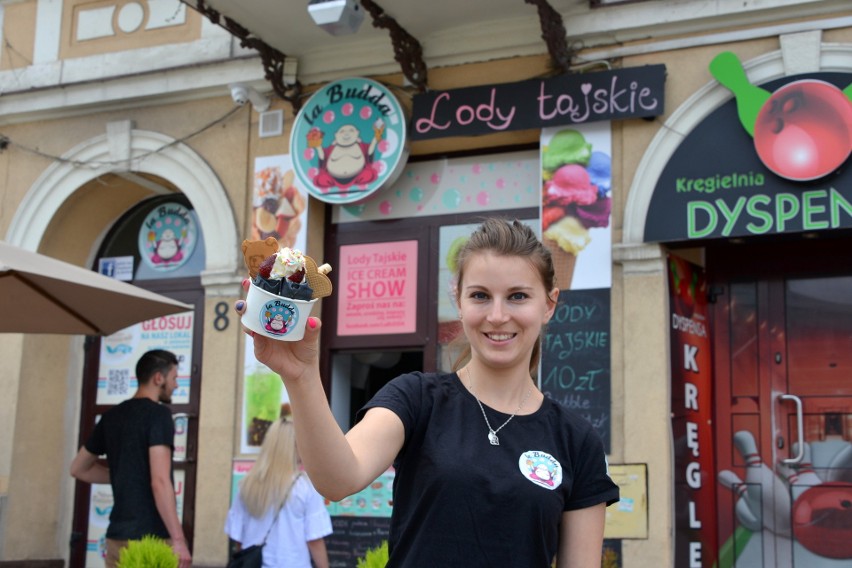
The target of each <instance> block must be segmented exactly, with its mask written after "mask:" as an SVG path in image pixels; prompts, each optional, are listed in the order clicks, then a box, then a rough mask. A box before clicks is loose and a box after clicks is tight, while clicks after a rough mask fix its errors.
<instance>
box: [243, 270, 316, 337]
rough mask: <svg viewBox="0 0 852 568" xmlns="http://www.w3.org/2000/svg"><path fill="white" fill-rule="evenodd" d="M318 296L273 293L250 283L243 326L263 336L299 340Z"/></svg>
mask: <svg viewBox="0 0 852 568" xmlns="http://www.w3.org/2000/svg"><path fill="white" fill-rule="evenodd" d="M316 301H317V299H316V298H314V299H313V300H310V301H306V300H295V299H293V298H285V297H283V296H276V295H275V294H272V293H270V292H267V291H266V290H263V289H261V288H258V287H257V286H255V285H254V283H252V285H251V286H250V287H249V291H248V296H246V311H245V312H244V313H243V317H242V319H241V321H242V323H243V325H244V326H246V327H247V328H249V329H250V330H252V331H254V332H255V333H257V334H259V335H262V336H264V337H271V338H272V339H278V340H279V341H299V340H300V339H302V337H304V336H305V324H307V323H308V316H310V315H311V310H312V309H313V307H314V304H315V303H316Z"/></svg>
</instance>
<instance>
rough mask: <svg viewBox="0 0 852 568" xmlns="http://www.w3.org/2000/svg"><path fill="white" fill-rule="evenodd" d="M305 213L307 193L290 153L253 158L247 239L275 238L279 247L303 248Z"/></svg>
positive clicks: (306, 212) (305, 226)
mask: <svg viewBox="0 0 852 568" xmlns="http://www.w3.org/2000/svg"><path fill="white" fill-rule="evenodd" d="M307 215H308V198H307V192H306V191H305V189H304V188H303V187H302V186H301V185H300V184H299V183H298V182H297V180H296V173H295V171H294V170H293V162H292V160H291V159H290V156H289V155H287V154H282V155H279V156H263V157H260V158H257V159H255V161H254V187H253V188H252V231H251V233H252V236H251V238H252V239H255V240H263V239H266V238H267V237H275V239H277V240H278V244H279V246H281V247H289V248H299V249H300V250H304V248H303V245H304V241H305V231H306V230H307V223H306V222H305V219H306V218H307ZM297 242H300V243H302V245H300V246H297ZM300 247H302V248H300Z"/></svg>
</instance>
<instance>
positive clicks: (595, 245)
mask: <svg viewBox="0 0 852 568" xmlns="http://www.w3.org/2000/svg"><path fill="white" fill-rule="evenodd" d="M611 156H612V138H611V134H610V123H609V122H598V123H593V124H584V125H572V126H570V127H560V128H547V129H544V130H542V133H541V187H542V196H541V200H542V201H541V203H542V211H541V228H542V239H543V241H544V244H545V246H547V247H548V248H549V249H550V252H551V254H552V255H553V262H554V266H555V268H556V285H557V286H558V287H559V289H560V290H589V289H598V288H609V287H610V286H611V285H612V228H611V222H610V221H611V216H612V173H611V172H612V158H611Z"/></svg>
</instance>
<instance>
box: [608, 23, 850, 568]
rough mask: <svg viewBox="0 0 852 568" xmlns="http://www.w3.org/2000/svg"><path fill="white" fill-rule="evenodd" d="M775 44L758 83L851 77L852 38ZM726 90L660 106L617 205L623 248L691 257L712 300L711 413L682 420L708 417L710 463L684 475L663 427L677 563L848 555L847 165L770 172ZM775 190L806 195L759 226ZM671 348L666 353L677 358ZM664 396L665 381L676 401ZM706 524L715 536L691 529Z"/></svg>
mask: <svg viewBox="0 0 852 568" xmlns="http://www.w3.org/2000/svg"><path fill="white" fill-rule="evenodd" d="M781 45H782V49H781V50H780V51H778V52H773V53H769V54H766V55H763V56H761V57H759V58H756V59H754V60H752V61H750V62H748V63H746V64H745V65H744V67H745V68H746V70H747V74H748V80H749V82H750V83H751V84H752V85H755V86H759V87H760V88H761V89H763V90H765V91H766V92H767V93H774V92H776V90H777V89H780V86H782V85H786V84H788V83H791V82H793V81H795V80H797V79H799V80H802V79H806V80H820V79H822V80H823V81H826V82H829V83H830V80H831V79H834V80H835V81H836V82H839V83H841V85H843V87H845V86H846V85H848V83H849V73H850V72H852V66H850V65H849V59H848V54H849V53H850V52H852V46H850V45H836V44H821V43H819V41H814V37H813V34H807V35H806V34H801V35H798V36H793V37H786V38H781ZM803 52H807V53H808V56H809V57H808V58H807V60H808V62H810V63H808V64H807V65H804V66H803V64H802V59H801V58H800V57H797V56H800V55H802V53H803ZM844 54H845V59H843V58H842V57H840V56H841V55H844ZM843 87H840V89H842V88H843ZM768 96H769V95H768ZM731 99H732V95H731V92H730V91H728V90H727V89H726V88H725V87H723V86H722V85H721V84H719V83H716V82H711V83H708V84H707V85H706V86H705V87H704V88H702V89H699V90H698V91H697V92H696V93H695V94H694V95H693V96H692V97H690V98H689V99H688V100H687V101H686V102H685V103H684V104H683V105H681V107H679V108H678V109H677V110H676V111H675V112H674V113H673V114H672V116H671V117H670V118H669V120H668V121H667V122H666V128H664V129H662V130H660V131H659V133H658V134H657V136H656V137H655V138H654V140H653V142H652V143H651V145H650V146H649V149H648V150H647V152H646V153H645V157H644V159H643V160H642V162H641V164H640V166H639V168H638V169H637V172H636V177H635V178H634V180H633V184H632V186H631V190H630V195H629V197H628V202H627V209H626V211H625V228H624V243H625V244H624V245H622V247H623V248H625V249H629V248H630V247H634V248H636V249H637V250H638V249H641V250H644V251H647V250H648V249H650V248H653V247H659V249H660V250H664V248H667V249H669V250H672V251H674V252H675V253H677V254H679V255H682V256H685V257H688V258H691V259H700V260H698V262H700V264H701V265H702V268H703V270H704V271H706V278H707V282H708V289H709V290H710V294H709V297H710V302H711V303H712V308H711V317H710V319H709V324H710V334H711V337H712V351H713V357H712V361H713V363H712V367H713V368H712V372H711V374H712V390H713V397H712V401H713V410H712V420H710V421H708V422H707V425H706V426H705V425H704V424H698V423H697V422H695V423H692V424H691V426H693V427H694V428H695V430H694V432H697V431H698V430H697V428H705V427H706V428H708V429H710V433H711V435H712V446H713V450H714V452H713V458H714V459H713V460H712V462H713V463H714V464H715V465H714V466H708V467H707V468H706V469H703V468H702V470H701V480H700V481H699V480H698V477H696V478H694V479H687V480H686V481H684V480H683V475H682V472H683V471H684V470H685V469H686V468H683V467H682V466H683V465H684V463H685V462H686V461H688V460H689V459H690V458H689V457H688V456H689V455H690V454H691V455H692V456H694V457H696V458H697V457H698V456H699V453H698V447H697V446H694V447H692V448H690V447H689V443H688V442H689V440H688V439H686V438H684V439H677V438H676V439H675V440H673V445H674V459H675V476H674V489H675V498H676V503H675V510H676V513H675V516H676V525H677V526H676V529H675V532H676V539H675V541H676V551H677V552H676V556H677V558H678V565H680V563H683V562H687V561H688V562H693V561H695V562H698V563H701V564H702V565H709V564H708V563H707V562H712V561H714V560H715V561H716V562H717V564H716V565H718V566H720V567H721V566H740V567H747V568H763V567H769V566H772V567H776V566H791V567H792V566H810V567H814V566H820V567H823V566H824V567H828V566H839V565H845V564H844V563H848V560H849V558H852V547H850V546H849V540H848V538H847V537H846V536H845V535H847V534H848V531H849V530H850V529H852V514H850V506H849V503H850V500H852V484H850V483H849V480H850V478H852V426H850V424H852V419H850V417H852V383H850V382H849V380H848V375H849V372H850V371H852V361H850V360H849V359H848V357H847V354H848V352H849V350H850V348H852V293H850V291H849V282H850V278H852V270H851V269H850V268H849V266H850V259H849V254H848V252H847V251H848V250H849V249H850V246H849V245H850V242H852V241H850V233H852V227H850V226H849V225H848V224H847V221H848V219H849V218H850V217H852V205H850V201H852V200H850V195H849V194H848V193H845V192H847V191H848V190H849V189H850V187H852V186H850V178H849V177H848V174H847V173H845V172H847V171H848V168H844V167H841V168H839V169H837V170H835V171H833V172H831V174H830V175H826V176H824V177H822V178H821V179H817V180H807V182H802V180H795V179H791V178H786V177H785V176H782V175H777V176H776V175H774V172H769V171H768V170H767V168H766V167H765V165H764V164H761V162H760V161H759V160H758V158H757V154H756V152H755V150H754V144H755V141H754V140H752V138H751V134H750V133H749V134H747V133H746V132H745V131H744V129H743V128H742V127H743V126H744V124H740V123H741V122H742V119H738V118H737V103H740V102H742V101H740V100H737V101H733V100H731ZM720 125H721V126H720ZM717 128H718V130H717ZM847 166H848V162H847ZM711 172H712V173H711ZM749 174H753V177H751V178H749V177H748V175H749ZM746 178H747V179H746ZM800 182H801V183H800ZM785 184H786V185H785ZM797 184H798V185H797ZM776 197H777V198H778V199H779V201H785V200H789V201H790V202H791V203H795V205H797V206H798V205H799V204H800V203H805V206H803V207H800V208H797V209H796V212H797V213H798V212H801V213H802V214H801V215H800V216H799V217H798V218H796V219H794V218H793V216H792V215H790V216H788V213H789V212H790V211H792V209H790V208H788V209H782V208H774V207H773V208H768V209H766V211H768V213H766V215H765V216H764V218H763V220H764V221H765V222H766V224H764V225H760V224H759V223H757V222H756V221H755V220H754V218H753V217H752V215H753V214H755V213H756V212H757V210H758V209H760V208H757V209H756V208H755V207H754V204H755V203H756V202H758V201H764V200H768V201H769V202H772V200H773V199H775V198H776ZM820 199H824V200H825V202H826V203H825V208H824V209H822V210H819V211H818V210H817V209H818V208H819V207H820V206H822V205H823V203H822V202H821V201H820ZM799 200H802V201H801V202H800V201H799ZM663 202H665V203H663ZM735 202H736V203H739V204H740V206H741V208H740V209H736V211H735V210H734V209H731V208H730V207H729V206H730V204H731V203H735ZM681 205H685V207H681ZM713 207H719V208H720V210H721V209H724V211H725V212H726V213H729V214H727V215H726V214H725V213H722V214H720V216H719V217H716V218H715V219H716V220H720V219H722V218H723V217H724V221H723V222H722V223H720V224H719V225H717V226H715V227H714V228H713V231H715V229H716V228H718V229H719V230H718V231H715V232H713V231H706V232H705V231H704V229H707V228H708V226H709V225H708V224H707V223H706V221H707V217H701V215H702V214H705V213H706V214H707V215H708V216H712V215H715V213H717V212H718V211H719V210H713V211H711V209H712V208H713ZM698 211H700V212H701V213H696V212H698ZM763 212H764V211H760V212H757V213H756V214H757V215H758V216H759V215H761V214H763ZM823 212H824V213H826V215H828V217H829V221H828V222H822V217H820V214H821V213H823ZM684 213H685V214H684ZM693 213H695V215H693ZM740 213H744V215H743V216H742V217H739V215H740ZM714 223H715V220H714ZM678 224H679V225H678ZM698 225H700V230H696V227H697V226H698ZM676 226H677V228H675V229H673V227H676ZM723 226H724V228H723ZM681 227H683V228H684V229H681ZM743 227H746V230H743ZM664 233H665V235H663V234H664ZM711 233H712V234H711ZM649 235H650V236H649ZM646 240H647V241H649V242H651V243H654V244H645V242H644V241H646ZM657 243H659V244H657ZM660 277H661V285H664V284H662V281H663V279H664V278H665V274H664V273H662V271H660ZM677 361H678V355H676V354H673V355H672V358H671V365H672V368H673V369H674V367H675V364H676V362H677ZM690 370H692V369H690ZM696 370H697V369H696ZM681 394H682V392H681ZM690 400H691V399H690ZM674 401H675V394H674V393H673V395H672V402H673V409H674ZM683 442H687V443H683ZM681 446H682V447H681ZM705 449H706V446H704V447H702V451H704V450H705ZM701 455H702V456H703V455H704V454H701ZM696 463H697V462H696ZM686 486H689V488H688V489H687V488H686ZM704 487H714V488H716V489H718V491H717V494H718V496H719V499H718V501H715V500H714V507H715V511H714V512H711V515H709V516H707V517H702V516H701V515H700V513H698V514H697V513H696V510H698V509H697V507H694V505H695V504H696V503H700V502H701V495H700V492H701V490H702V489H703V488H704ZM690 489H691V490H692V492H691V493H690V491H689V490H690ZM713 513H715V514H713ZM709 525H712V526H709ZM714 532H715V533H718V536H719V538H718V542H708V541H705V540H704V537H702V534H703V535H708V534H711V533H714ZM707 538H708V540H709V537H707ZM702 545H703V546H704V547H706V548H702ZM711 549H712V550H711ZM708 558H709V559H710V560H709V561H708V560H707V559H708ZM684 565H686V564H684Z"/></svg>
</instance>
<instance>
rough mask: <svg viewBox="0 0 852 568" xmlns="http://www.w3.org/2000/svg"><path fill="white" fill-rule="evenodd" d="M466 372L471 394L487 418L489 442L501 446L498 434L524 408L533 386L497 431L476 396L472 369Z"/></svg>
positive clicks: (483, 415)
mask: <svg viewBox="0 0 852 568" xmlns="http://www.w3.org/2000/svg"><path fill="white" fill-rule="evenodd" d="M466 370H467V380H468V385H467V388H469V389H470V394H472V395H473V398H475V399H476V403H477V404H478V405H479V410H481V411H482V417H483V418H485V425H486V426H488V441H489V442H490V443H491V445H492V446H499V445H500V438H498V437H497V432H499V431H500V430H502V429H503V428H505V426H506V424H508V423H509V422H511V421H512V418H514V417H515V415H516V414H517V413H518V412H520V411H521V408H523V407H524V404H526V402H527V399H528V398H529V397H530V395H531V394H532V386H530V388H529V390H527V394H525V395H524V399H523V400H522V401H521V404H519V405H518V409H517V410H515V412H513V413H512V415H511V416H510V417H509V418H508V419H506V421H505V422H503V423H502V424H501V425H500V427H499V428H497V429H496V430H495V429H494V428H492V427H491V422H489V421H488V416H486V415H485V408H484V407H483V406H482V403H481V402H479V397H478V396H476V391H474V390H473V375H471V374H470V368H468V369H466Z"/></svg>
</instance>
